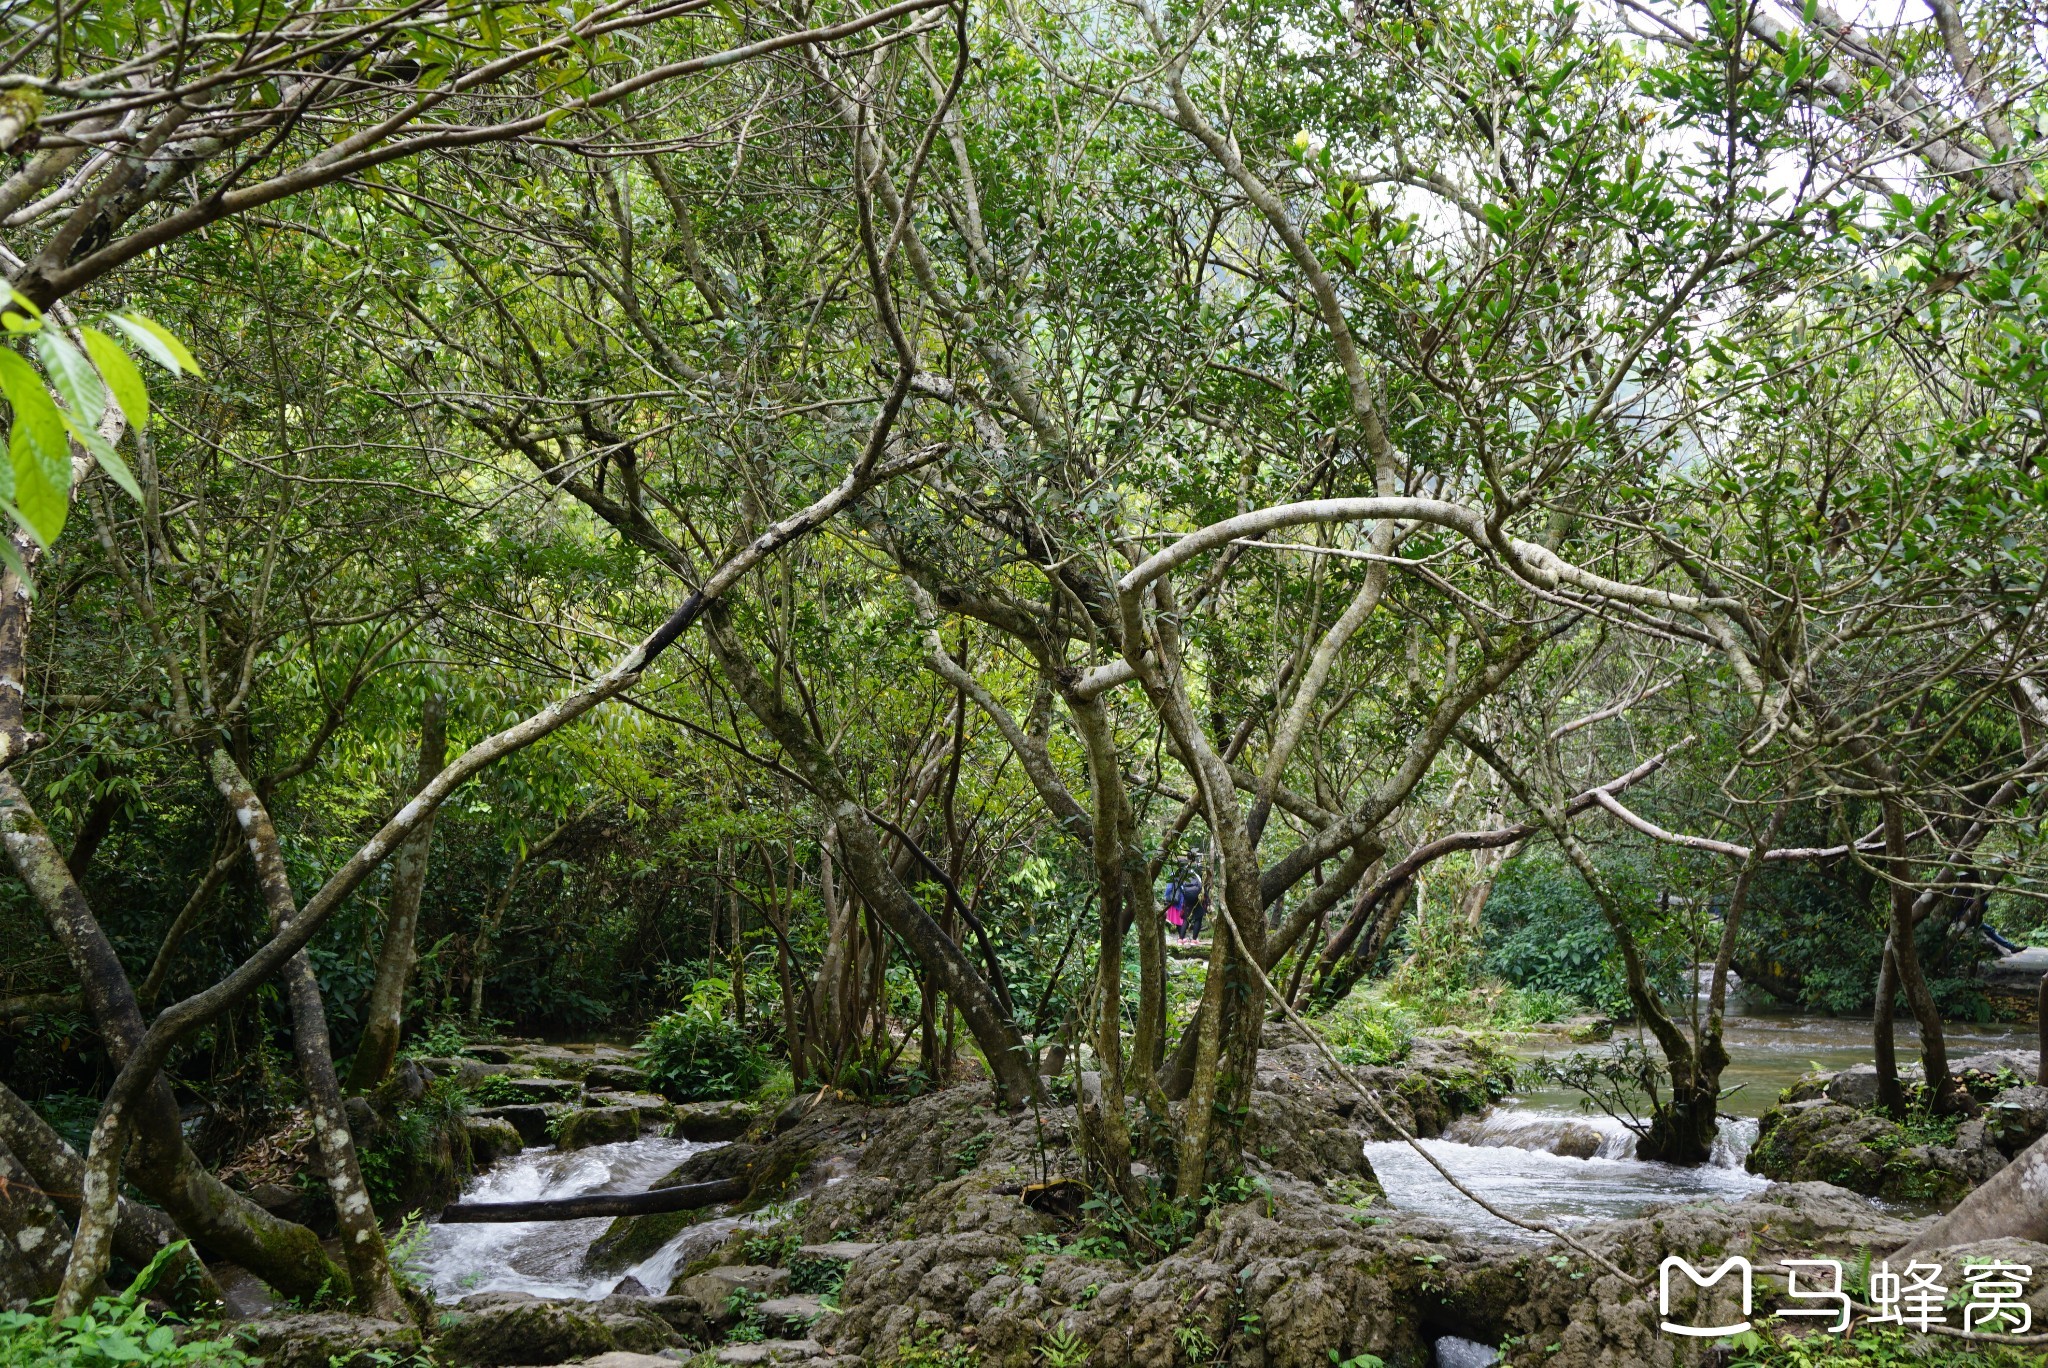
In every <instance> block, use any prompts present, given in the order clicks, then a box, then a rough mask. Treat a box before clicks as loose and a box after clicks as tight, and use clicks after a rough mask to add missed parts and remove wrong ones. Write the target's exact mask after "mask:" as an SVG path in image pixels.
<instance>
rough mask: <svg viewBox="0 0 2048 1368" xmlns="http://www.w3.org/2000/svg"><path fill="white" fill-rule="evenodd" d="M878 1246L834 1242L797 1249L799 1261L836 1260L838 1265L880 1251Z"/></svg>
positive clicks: (842, 1241)
mask: <svg viewBox="0 0 2048 1368" xmlns="http://www.w3.org/2000/svg"><path fill="white" fill-rule="evenodd" d="M880 1248H881V1246H880V1245H878V1244H862V1243H860V1242H859V1241H858V1240H834V1241H833V1242H832V1243H831V1244H814V1245H804V1246H803V1247H802V1248H800V1249H798V1250H797V1252H796V1256H797V1257H798V1258H799V1259H836V1260H838V1261H839V1262H840V1263H852V1262H853V1261H854V1260H855V1259H858V1258H862V1257H864V1256H866V1255H869V1254H872V1253H874V1252H875V1251H876V1250H878V1249H880Z"/></svg>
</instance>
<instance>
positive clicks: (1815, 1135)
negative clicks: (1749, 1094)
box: [1745, 1102, 2006, 1203]
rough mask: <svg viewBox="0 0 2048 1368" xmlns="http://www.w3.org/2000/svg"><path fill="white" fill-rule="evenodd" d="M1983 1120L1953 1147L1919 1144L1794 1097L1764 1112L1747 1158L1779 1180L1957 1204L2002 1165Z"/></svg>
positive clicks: (1891, 1129) (1967, 1127)
mask: <svg viewBox="0 0 2048 1368" xmlns="http://www.w3.org/2000/svg"><path fill="white" fill-rule="evenodd" d="M1986 1132H1987V1126H1986V1123H1985V1122H1984V1121H1982V1120H1976V1121H1970V1122H1966V1123H1964V1124H1963V1125H1962V1126H1961V1127H1959V1128H1958V1130H1957V1134H1956V1142H1955V1144H1953V1145H1930V1144H1914V1143H1912V1141H1911V1137H1910V1136H1909V1134H1908V1133H1907V1132H1906V1131H1905V1130H1903V1129H1902V1128H1901V1127H1899V1126H1898V1125H1897V1124H1895V1123H1893V1122H1892V1121H1890V1120H1887V1119H1886V1118H1884V1117H1882V1116H1877V1115H1873V1114H1872V1113H1870V1112H1865V1111H1857V1110H1855V1109H1853V1108H1850V1107H1845V1106H1842V1105H1840V1104H1838V1103H1833V1102H1794V1103H1789V1104H1787V1105H1785V1106H1781V1107H1776V1108H1773V1109H1772V1110H1771V1111H1768V1112H1766V1113H1764V1115H1763V1117H1762V1119H1761V1120H1760V1121H1759V1122H1758V1127H1757V1141H1756V1145H1755V1147H1754V1148H1752V1149H1751V1150H1750V1152H1749V1158H1748V1159H1747V1160H1746V1161H1745V1164H1746V1167H1747V1168H1748V1169H1749V1171H1750V1172H1751V1173H1760V1174H1762V1175H1763V1176H1764V1177H1766V1178H1772V1179H1776V1180H1777V1181H1779V1182H1822V1183H1833V1184H1835V1185H1836V1186H1838V1187H1845V1188H1848V1189H1849V1190H1850V1191H1852V1192H1860V1193H1864V1194H1865V1195H1867V1196H1871V1197H1885V1198H1890V1199H1892V1200H1902V1201H1921V1202H1946V1203H1953V1202H1955V1201H1957V1200H1959V1199H1960V1198H1961V1197H1962V1196H1963V1195H1964V1194H1965V1193H1967V1192H1969V1191H1970V1190H1971V1189H1972V1188H1974V1187H1976V1186H1977V1185H1978V1184H1979V1183H1981V1182H1983V1181H1984V1180H1985V1179H1986V1178H1989V1177H1990V1176H1991V1175H1992V1174H1994V1173H1996V1172H1998V1170H1999V1169H2001V1168H2003V1167H2004V1166H2005V1162H2006V1156H2005V1155H2004V1154H2002V1153H2001V1152H1999V1150H1998V1149H1997V1148H1996V1146H1994V1145H1993V1144H1992V1142H1991V1141H1990V1139H1989V1138H1988V1137H1987V1134H1986Z"/></svg>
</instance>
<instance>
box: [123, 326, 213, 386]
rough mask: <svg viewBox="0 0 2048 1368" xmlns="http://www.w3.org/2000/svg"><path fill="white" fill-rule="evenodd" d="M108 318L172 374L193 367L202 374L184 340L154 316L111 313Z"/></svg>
mask: <svg viewBox="0 0 2048 1368" xmlns="http://www.w3.org/2000/svg"><path fill="white" fill-rule="evenodd" d="M107 321H108V322H109V323H112V324H113V325H114V326H115V327H117V328H119V329H120V330H121V331H122V332H124V333H127V334H128V339H129V341H131V342H133V343H134V344H135V345H136V346H138V347H140V348H142V349H143V350H144V351H146V352H148V353H149V358H150V360H152V361H154V362H156V363H157V364H158V365H159V366H162V367H163V368H164V369H165V370H167V371H169V372H170V373H171V374H173V375H177V374H179V373H180V372H182V371H190V372H191V373H192V374H194V375H199V374H202V372H201V371H200V369H199V363H198V362H197V361H195V360H193V359H192V353H191V352H189V351H187V350H186V349H185V344H184V343H183V342H180V341H179V340H178V339H177V338H176V337H173V336H172V335H171V330H170V329H169V328H166V327H165V326H164V325H163V324H161V323H158V322H156V321H154V320H153V319H148V318H144V317H143V316H142V315H141V314H108V315H107Z"/></svg>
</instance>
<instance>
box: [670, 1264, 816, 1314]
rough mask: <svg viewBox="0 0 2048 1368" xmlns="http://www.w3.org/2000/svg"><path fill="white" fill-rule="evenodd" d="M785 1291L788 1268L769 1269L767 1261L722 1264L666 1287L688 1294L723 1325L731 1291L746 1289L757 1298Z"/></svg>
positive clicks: (680, 1294) (674, 1292) (674, 1294)
mask: <svg viewBox="0 0 2048 1368" xmlns="http://www.w3.org/2000/svg"><path fill="white" fill-rule="evenodd" d="M788 1290H789V1270H788V1269H786V1268H771V1267H769V1266H768V1265H766V1264H725V1265H723V1266H721V1267H718V1268H707V1269H706V1270H704V1271H703V1272H702V1273H697V1274H694V1275H692V1276H690V1277H688V1278H680V1279H678V1280H677V1281H676V1282H675V1284H674V1285H673V1286H671V1287H670V1288H669V1295H670V1296H672V1297H687V1298H688V1299H689V1300H690V1301H692V1302H694V1303H695V1304H696V1306H697V1309H698V1310H700V1311H702V1312H703V1313H704V1317H705V1319H706V1320H710V1321H713V1322H715V1323H718V1324H723V1323H724V1322H725V1321H726V1320H728V1319H730V1317H729V1315H728V1311H727V1306H728V1303H729V1302H730V1301H731V1299H732V1294H733V1293H734V1292H736V1291H747V1292H752V1293H753V1294H754V1295H756V1296H760V1297H774V1296H778V1295H780V1294H781V1293H783V1292H786V1291H788Z"/></svg>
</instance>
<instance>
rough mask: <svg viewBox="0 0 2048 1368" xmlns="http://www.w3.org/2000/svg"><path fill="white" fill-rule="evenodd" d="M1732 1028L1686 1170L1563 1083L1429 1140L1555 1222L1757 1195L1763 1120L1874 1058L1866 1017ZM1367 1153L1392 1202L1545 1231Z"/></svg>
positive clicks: (1526, 1212) (1471, 1177)
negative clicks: (1701, 1134)
mask: <svg viewBox="0 0 2048 1368" xmlns="http://www.w3.org/2000/svg"><path fill="white" fill-rule="evenodd" d="M1725 1030H1726V1037H1727V1042H1728V1053H1729V1056H1730V1063H1729V1065H1728V1068H1727V1070H1726V1071H1725V1072H1724V1073H1723V1074H1722V1078H1721V1082H1722V1086H1723V1087H1724V1088H1736V1087H1738V1085H1740V1086H1739V1090H1738V1091H1736V1092H1734V1093H1733V1094H1731V1095H1728V1096H1726V1097H1724V1098H1723V1099H1722V1103H1721V1106H1722V1121H1721V1134H1720V1137H1719V1139H1718V1140H1717V1141H1716V1142H1715V1146H1714V1158H1713V1162H1712V1163H1708V1164H1702V1165H1700V1166H1698V1167H1697V1168H1681V1167H1678V1166H1676V1165H1672V1164H1652V1163H1644V1162H1641V1161H1639V1160H1637V1159H1635V1158H1633V1157H1631V1156H1632V1155H1633V1154H1634V1150H1635V1136H1634V1134H1633V1133H1632V1132H1630V1131H1629V1130H1628V1128H1627V1127H1625V1126H1624V1125H1622V1124H1621V1123H1620V1122H1619V1121H1616V1120H1614V1119H1613V1118H1611V1117H1608V1116H1606V1115H1604V1114H1602V1113H1600V1112H1597V1111H1590V1112H1589V1111H1587V1110H1585V1109H1584V1108H1583V1107H1581V1106H1580V1101H1581V1099H1580V1097H1579V1095H1578V1094H1577V1093H1575V1092H1572V1091H1571V1090H1569V1089H1566V1088H1555V1089H1532V1090H1530V1091H1529V1092H1526V1093H1522V1094H1518V1095H1516V1096H1513V1097H1509V1098H1507V1099H1505V1100H1504V1101H1502V1102H1501V1104H1500V1105H1498V1106H1496V1107H1494V1108H1492V1109H1491V1110H1489V1111H1488V1112H1486V1113H1485V1114H1484V1115H1483V1116H1468V1117H1463V1118H1460V1119H1459V1120H1458V1121H1456V1122H1454V1123H1453V1124H1452V1125H1451V1127H1450V1128H1449V1129H1448V1130H1447V1131H1445V1133H1444V1134H1443V1136H1442V1137H1440V1138H1438V1139H1435V1140H1425V1141H1422V1142H1421V1143H1422V1145H1423V1148H1425V1149H1426V1150H1428V1151H1429V1153H1430V1154H1431V1155H1432V1156H1433V1157H1434V1158H1435V1159H1436V1160H1437V1161H1438V1162H1439V1163H1441V1164H1442V1165H1443V1166H1444V1167H1445V1168H1447V1169H1449V1170H1450V1171H1451V1173H1452V1174H1453V1175H1454V1176H1455V1177H1456V1178H1457V1179H1458V1181H1459V1182H1461V1183H1464V1184H1465V1185H1466V1186H1468V1187H1470V1188H1472V1189H1473V1190H1474V1191H1475V1192H1478V1193H1480V1194H1481V1195H1482V1196H1484V1197H1485V1198H1486V1199H1487V1200H1488V1201H1489V1202H1491V1203H1493V1204H1494V1205H1495V1206H1498V1207H1500V1208H1501V1209H1502V1210H1504V1211H1508V1212H1511V1213H1513V1214H1514V1215H1516V1216H1520V1217H1524V1218H1527V1219H1536V1220H1542V1221H1546V1222H1548V1223H1551V1224H1554V1225H1558V1226H1573V1225H1582V1224H1584V1223H1586V1222H1588V1221H1602V1220H1613V1219H1619V1218H1626V1217H1630V1216H1635V1215H1639V1214H1641V1213H1642V1212H1643V1211H1645V1210H1647V1209H1648V1208H1650V1207H1652V1206H1656V1205H1659V1204H1661V1203H1666V1202H1685V1201H1706V1200H1710V1199H1715V1198H1720V1199H1725V1200H1739V1199H1741V1198H1743V1197H1747V1196H1749V1195H1750V1194H1752V1193H1755V1192H1761V1191H1762V1190H1763V1189H1764V1188H1766V1187H1768V1186H1770V1183H1769V1180H1768V1179H1764V1178H1760V1177H1758V1176H1757V1175H1755V1174H1753V1173H1750V1172H1748V1171H1747V1170H1745V1169H1744V1168H1743V1167H1742V1161H1743V1159H1744V1158H1745V1157H1747V1155H1748V1154H1749V1148H1750V1146H1751V1145H1752V1144H1753V1143H1755V1141H1756V1133H1757V1122H1756V1118H1757V1117H1759V1116H1761V1115H1762V1114H1763V1113H1764V1112H1765V1111H1766V1110H1768V1109H1769V1108H1770V1107H1771V1106H1772V1105H1773V1104H1774V1103H1775V1102H1776V1101H1777V1100H1778V1094H1779V1093H1780V1092H1781V1091H1783V1090H1784V1089H1785V1088H1786V1087H1788V1086H1790V1085H1791V1084H1792V1083H1794V1082H1796V1081H1797V1080H1798V1079H1799V1078H1800V1077H1801V1076H1802V1075H1804V1074H1807V1073H1811V1072H1816V1071H1821V1070H1825V1071H1830V1072H1832V1071H1836V1070H1841V1069H1846V1068H1849V1067H1851V1066H1853V1065H1857V1064H1867V1063H1869V1062H1870V1058H1871V1044H1870V1023H1869V1022H1868V1021H1865V1020H1857V1019H1853V1018H1842V1017H1821V1016H1805V1015H1799V1014H1794V1013H1775V1012H1768V1011H1757V1010H1755V1009H1747V1010H1745V1011H1743V1012H1742V1013H1741V1014H1737V1013H1735V1012H1731V1013H1730V1015H1729V1016H1728V1018H1727V1024H1726V1028H1725ZM1945 1039H1946V1040H1947V1043H1948V1052H1949V1057H1950V1058H1951V1059H1956V1058H1960V1057H1963V1056H1966V1055H1972V1054H1978V1053H1981V1052H1983V1051H1987V1050H2001V1049H2004V1050H2009V1049H2016V1048H2030V1047H2031V1046H2032V1045H2033V1043H2034V1030H2033V1028H2032V1027H2031V1026H2004V1025H1991V1026H1976V1025H1971V1024H1954V1025H1951V1026H1949V1027H1948V1029H1947V1031H1946V1032H1945ZM1600 1048H1601V1047H1600V1046H1598V1045H1593V1046H1573V1045H1569V1044H1565V1043H1563V1042H1560V1041H1557V1040H1555V1039H1550V1040H1538V1041H1534V1042H1531V1043H1527V1044H1524V1045H1522V1046H1520V1047H1517V1049H1516V1053H1517V1054H1520V1055H1522V1056H1523V1057H1524V1058H1536V1057H1539V1056H1543V1055H1552V1056H1555V1055H1563V1054H1567V1053H1570V1052H1571V1051H1573V1050H1578V1049H1595V1050H1597V1049H1600ZM1652 1048H1653V1049H1654V1045H1653V1047H1652ZM1898 1050H1899V1062H1900V1064H1902V1065H1903V1064H1906V1063H1909V1062H1912V1061H1915V1060H1917V1059H1918V1058H1919V1035H1918V1034H1917V1032H1916V1031H1915V1029H1914V1027H1913V1025H1912V1022H1911V1020H1910V1019H1907V1020H1903V1021H1900V1022H1899V1023H1898ZM1365 1152H1366V1157H1367V1158H1368V1159H1370V1160H1371V1161H1372V1166H1373V1169H1374V1171H1375V1172H1377V1173H1378V1174H1379V1178H1380V1184H1381V1186H1382V1187H1383V1188H1385V1190H1386V1193H1387V1201H1388V1202H1389V1203H1390V1204H1391V1205H1393V1206H1395V1207H1398V1208H1400V1209H1401V1210H1404V1211H1416V1212H1421V1213H1423V1214H1425V1215H1429V1216H1434V1217H1436V1218H1438V1219H1439V1220H1444V1221H1448V1222H1450V1223H1452V1224H1454V1225H1461V1226H1466V1227H1470V1228H1473V1229H1479V1230H1485V1231H1488V1232H1489V1233H1492V1234H1499V1235H1505V1236H1509V1237H1512V1238H1517V1239H1535V1238H1538V1237H1536V1236H1532V1235H1530V1234H1529V1233H1528V1232H1527V1231H1524V1230H1522V1229H1520V1228H1519V1227H1516V1226H1510V1225H1508V1224H1507V1223H1505V1222H1503V1221H1499V1220H1496V1219H1494V1218H1493V1217H1492V1216H1489V1215H1488V1214H1487V1213H1485V1212H1484V1211H1481V1210H1480V1209H1479V1208H1478V1207H1477V1206H1475V1205H1473V1203H1472V1202H1471V1201H1469V1200H1468V1199H1466V1198H1465V1197H1464V1196H1463V1195H1462V1194H1461V1193H1459V1192H1458V1191H1457V1189H1455V1188H1453V1187H1452V1186H1451V1185H1450V1184H1449V1183H1446V1182H1445V1181H1444V1180H1443V1178H1442V1177H1441V1176H1439V1175H1438V1173H1437V1172H1436V1170H1435V1169H1433V1168H1431V1167H1430V1166H1429V1164H1428V1163H1426V1162H1425V1161H1424V1160H1423V1159H1422V1158H1421V1157H1420V1156H1419V1155H1417V1154H1416V1153H1415V1152H1414V1151H1413V1150H1411V1149H1410V1148H1409V1147H1408V1146H1407V1145H1406V1144H1405V1143H1402V1142H1398V1141H1397V1142H1393V1143H1373V1144H1368V1145H1367V1146H1366V1147H1365Z"/></svg>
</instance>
